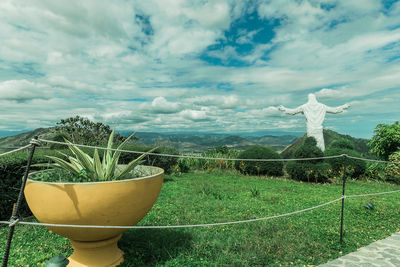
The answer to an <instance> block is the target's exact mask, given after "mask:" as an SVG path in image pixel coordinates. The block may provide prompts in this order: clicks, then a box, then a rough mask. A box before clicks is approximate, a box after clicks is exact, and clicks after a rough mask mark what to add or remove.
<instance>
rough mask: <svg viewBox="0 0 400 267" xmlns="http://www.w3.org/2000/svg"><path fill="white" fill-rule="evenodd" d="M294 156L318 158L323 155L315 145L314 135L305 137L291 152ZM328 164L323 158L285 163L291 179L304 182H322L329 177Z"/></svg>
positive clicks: (297, 157)
mask: <svg viewBox="0 0 400 267" xmlns="http://www.w3.org/2000/svg"><path fill="white" fill-rule="evenodd" d="M293 156H294V158H296V159H304V158H318V157H323V156H324V153H323V152H322V150H321V149H319V148H318V147H317V141H316V140H315V138H314V137H307V138H306V139H304V142H303V144H302V145H300V146H299V147H298V148H297V149H296V150H295V151H294V153H293ZM329 170H330V165H329V164H327V163H324V162H323V159H316V160H307V161H290V162H288V163H287V164H286V172H287V173H288V175H289V176H290V178H291V179H293V180H297V181H305V182H319V183H324V182H327V181H328V180H329V177H330V173H329Z"/></svg>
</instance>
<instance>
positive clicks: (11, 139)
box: [0, 128, 53, 149]
mask: <svg viewBox="0 0 400 267" xmlns="http://www.w3.org/2000/svg"><path fill="white" fill-rule="evenodd" d="M52 129H53V128H38V129H36V130H33V131H30V132H26V133H21V134H18V135H14V136H8V137H3V138H0V148H2V149H4V148H6V149H7V148H17V147H21V146H24V145H27V144H29V141H30V140H31V139H32V138H33V137H35V136H38V137H39V138H43V139H49V138H50V139H51V138H52V137H53V133H52Z"/></svg>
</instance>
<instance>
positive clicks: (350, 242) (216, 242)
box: [0, 171, 400, 266]
mask: <svg viewBox="0 0 400 267" xmlns="http://www.w3.org/2000/svg"><path fill="white" fill-rule="evenodd" d="M398 189H400V186H397V185H391V184H387V183H380V182H369V181H349V182H348V186H347V187H346V194H348V195H350V194H362V193H374V192H383V191H391V190H398ZM340 196H341V185H339V184H338V185H335V184H307V183H300V182H295V181H291V180H285V179H272V178H267V177H249V176H247V177H246V176H241V175H239V174H237V173H235V172H222V171H221V172H213V173H206V172H196V173H189V174H184V175H182V176H168V175H167V176H166V179H165V183H164V185H163V188H162V191H161V194H160V196H159V198H158V200H157V202H156V204H155V205H154V207H153V209H152V210H151V211H150V212H149V214H148V215H147V216H146V217H145V218H144V219H143V220H142V221H141V222H140V225H178V224H198V223H214V222H225V221H236V220H243V219H251V218H258V217H266V216H271V215H276V214H281V213H287V212H291V211H295V210H299V209H304V208H308V207H312V206H315V205H318V204H322V203H324V202H327V201H330V200H333V199H336V198H339V197H340ZM368 201H371V202H373V203H374V205H375V209H374V210H368V209H366V208H365V207H364V206H365V203H366V202H368ZM399 204H400V194H399V193H395V194H389V195H381V196H375V197H365V198H353V199H346V205H345V221H344V225H345V235H344V243H343V244H342V245H340V244H339V226H340V206H341V202H336V203H334V204H331V205H328V206H325V207H322V208H319V209H316V210H313V211H309V212H306V213H301V214H296V215H292V216H289V217H284V218H277V219H273V220H268V221H259V222H252V223H246V224H237V225H229V226H213V227H204V228H188V229H151V230H142V229H134V230H129V231H127V232H126V233H125V234H124V235H123V237H122V239H121V241H120V243H119V245H120V248H121V249H122V250H123V251H124V252H125V262H124V263H123V264H122V265H120V266H161V265H162V266H198V265H204V266H210V265H211V266H221V265H222V266H281V265H283V266H287V265H295V266H303V265H318V264H321V263H324V262H327V261H328V260H331V259H334V258H337V257H339V256H341V255H344V254H347V253H349V252H351V251H354V250H356V249H357V248H359V247H362V246H365V245H367V244H369V243H371V242H373V241H375V240H379V239H382V238H385V237H387V236H389V235H390V234H391V233H394V232H396V231H399V230H400V228H399V222H400V212H399V209H398V207H399ZM7 235H8V227H1V228H0V241H1V242H2V243H3V244H5V242H6V239H7ZM0 247H1V248H3V247H4V246H3V245H1V246H0ZM3 250H4V249H2V250H1V251H0V257H1V258H2V257H3V253H4V251H3ZM71 252H72V249H71V246H70V245H69V242H68V240H67V239H65V238H63V237H60V236H58V235H55V234H52V233H50V232H49V231H48V230H47V229H46V228H42V227H34V226H22V225H18V226H17V227H16V232H15V235H14V239H13V245H12V250H11V255H10V261H9V266H43V265H44V263H45V262H46V261H47V260H48V259H49V258H51V257H52V256H55V255H59V254H62V255H65V256H68V255H69V254H71Z"/></svg>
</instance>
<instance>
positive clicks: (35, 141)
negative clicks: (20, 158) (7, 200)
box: [1, 136, 39, 267]
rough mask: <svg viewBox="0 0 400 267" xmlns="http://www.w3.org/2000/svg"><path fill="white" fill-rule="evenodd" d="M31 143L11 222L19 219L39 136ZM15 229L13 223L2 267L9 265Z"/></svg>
mask: <svg viewBox="0 0 400 267" xmlns="http://www.w3.org/2000/svg"><path fill="white" fill-rule="evenodd" d="M31 144H32V146H31V151H30V152H31V153H30V154H29V158H28V163H27V165H26V169H25V174H24V177H23V179H22V184H21V188H20V190H19V194H18V200H17V204H15V206H14V208H13V212H12V215H11V218H10V221H11V222H15V221H16V220H17V214H18V210H19V207H20V206H21V203H22V198H23V194H24V189H25V184H26V180H27V179H28V174H29V169H30V167H31V163H32V158H33V154H34V153H35V148H36V146H39V141H38V137H37V136H35V137H34V140H31ZM14 229H15V224H12V225H11V226H10V232H9V234H8V240H7V245H6V248H5V250H4V257H3V264H2V265H1V266H2V267H7V265H8V257H9V254H10V247H11V241H12V238H13V235H14Z"/></svg>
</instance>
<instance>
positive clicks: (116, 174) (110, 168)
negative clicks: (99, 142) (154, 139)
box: [36, 130, 156, 181]
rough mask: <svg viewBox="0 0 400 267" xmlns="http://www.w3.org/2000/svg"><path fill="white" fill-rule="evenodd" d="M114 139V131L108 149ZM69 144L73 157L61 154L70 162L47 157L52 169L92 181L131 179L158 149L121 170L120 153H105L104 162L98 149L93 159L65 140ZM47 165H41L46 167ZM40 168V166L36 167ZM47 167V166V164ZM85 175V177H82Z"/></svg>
mask: <svg viewBox="0 0 400 267" xmlns="http://www.w3.org/2000/svg"><path fill="white" fill-rule="evenodd" d="M132 136H133V134H132V135H130V136H129V137H128V138H127V139H125V141H124V142H122V143H121V144H120V145H119V146H118V148H117V150H119V149H121V148H122V147H123V146H124V145H125V144H126V143H127V142H128V141H129V140H130V139H131V138H132ZM113 139H114V130H113V131H112V132H111V134H110V137H109V138H108V143H107V148H112V146H113ZM65 141H66V142H67V143H68V148H69V150H71V152H72V154H73V156H68V155H66V154H64V153H61V152H59V153H60V154H62V155H63V156H64V157H66V158H67V159H68V160H69V161H67V160H64V159H62V158H59V157H54V156H47V157H48V158H49V159H51V160H52V161H53V162H54V163H52V164H50V166H51V167H54V168H56V169H62V170H66V171H69V172H71V173H72V174H74V175H76V176H80V177H82V176H83V177H84V178H86V179H88V180H91V181H110V180H121V179H126V178H127V177H129V173H130V172H131V171H132V170H133V169H134V168H135V167H136V166H137V165H139V164H140V161H141V159H143V158H144V157H145V156H146V154H147V153H150V152H152V151H154V150H155V149H156V148H153V149H151V150H149V151H148V152H147V153H144V154H142V155H140V156H139V157H138V158H136V159H134V160H132V161H131V162H129V164H128V165H127V166H125V167H124V168H122V169H121V170H120V169H119V168H118V160H119V157H120V155H121V152H120V151H114V152H113V151H111V150H106V151H104V155H103V160H100V157H99V152H98V150H97V148H96V149H95V150H94V155H93V157H91V156H89V155H88V154H86V153H85V152H83V151H82V150H81V149H79V147H77V146H75V145H73V144H72V143H71V142H70V141H68V140H65ZM44 165H45V164H40V166H44ZM36 166H38V165H36ZM46 166H47V164H46ZM82 174H84V175H82Z"/></svg>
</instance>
